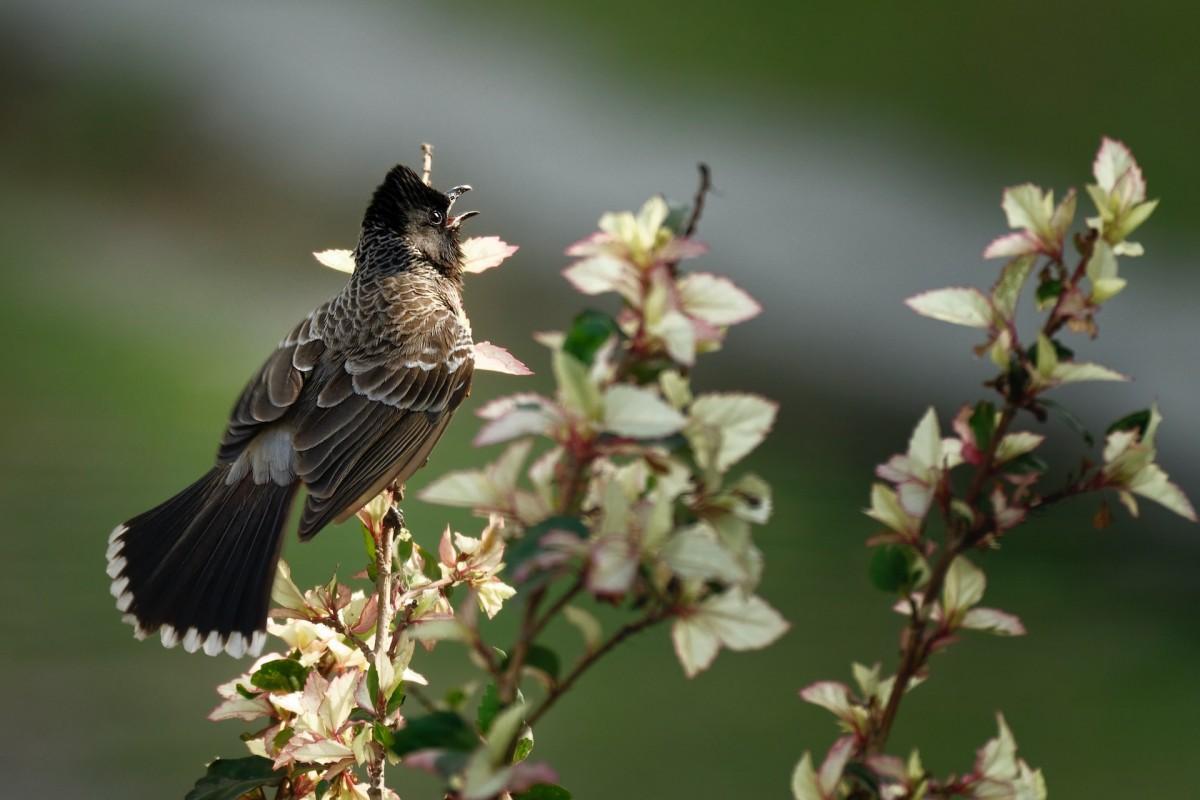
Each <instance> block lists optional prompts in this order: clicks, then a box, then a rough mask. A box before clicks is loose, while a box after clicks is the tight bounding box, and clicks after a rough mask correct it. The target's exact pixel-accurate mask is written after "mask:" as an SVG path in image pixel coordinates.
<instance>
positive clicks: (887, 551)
mask: <svg viewBox="0 0 1200 800" xmlns="http://www.w3.org/2000/svg"><path fill="white" fill-rule="evenodd" d="M908 550H909V549H908V548H907V547H904V546H903V545H898V544H885V545H882V546H880V547H877V548H875V552H874V553H873V554H872V555H871V566H870V570H869V572H870V575H871V583H872V585H874V586H875V588H876V589H878V590H879V591H881V592H888V593H889V594H895V593H897V592H899V591H900V590H901V589H903V588H905V587H906V586H908V584H909V582H910V580H911V573H912V568H911V557H910V555H909V552H908Z"/></svg>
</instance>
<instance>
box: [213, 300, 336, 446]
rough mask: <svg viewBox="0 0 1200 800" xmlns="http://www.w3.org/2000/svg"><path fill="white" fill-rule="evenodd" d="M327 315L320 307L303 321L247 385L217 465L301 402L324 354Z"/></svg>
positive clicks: (232, 419)
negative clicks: (302, 392)
mask: <svg viewBox="0 0 1200 800" xmlns="http://www.w3.org/2000/svg"><path fill="white" fill-rule="evenodd" d="M325 314H326V307H325V306H321V307H320V308H318V309H316V310H315V311H313V312H312V314H309V315H308V317H306V318H305V319H303V320H301V322H300V324H298V325H297V326H296V327H295V328H294V329H292V332H291V333H289V334H288V336H287V338H285V339H284V340H283V341H282V342H280V343H279V347H277V348H276V349H275V352H274V353H272V354H271V356H270V357H269V358H268V359H267V362H266V363H265V364H263V365H262V367H261V368H260V369H259V371H258V373H257V374H256V375H255V376H254V377H253V378H251V379H250V382H249V383H248V384H246V388H245V389H243V390H242V394H241V397H239V398H238V401H237V403H236V404H235V405H234V407H233V411H232V413H231V414H230V415H229V425H228V426H227V427H226V429H225V435H224V436H223V437H222V438H221V447H220V450H218V451H217V461H218V462H220V463H230V462H233V461H235V460H236V459H237V457H238V455H239V454H240V453H241V452H242V450H243V449H244V448H245V447H246V445H247V444H248V443H249V442H250V441H251V440H252V439H253V438H254V437H255V436H256V435H258V434H259V433H260V432H261V431H262V429H263V426H264V425H267V424H270V423H273V422H276V421H278V420H279V419H281V418H282V417H283V416H284V415H285V414H286V413H287V412H288V410H289V409H291V408H292V406H293V405H294V404H295V403H296V401H297V400H298V399H299V397H300V393H301V391H302V390H303V389H304V384H305V382H306V381H307V379H308V377H309V375H311V373H312V370H313V368H314V367H316V366H317V364H318V363H319V362H320V360H321V357H322V356H323V355H324V354H325V342H324V341H323V340H322V338H321V332H320V327H321V321H322V320H323V319H324V317H325Z"/></svg>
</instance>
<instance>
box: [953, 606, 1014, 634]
mask: <svg viewBox="0 0 1200 800" xmlns="http://www.w3.org/2000/svg"><path fill="white" fill-rule="evenodd" d="M960 624H961V625H962V627H964V628H971V629H972V630H977V631H991V632H992V633H997V634H1000V635H1001V636H1024V635H1025V625H1024V624H1022V622H1021V619H1020V617H1018V616H1017V615H1016V614H1009V613H1008V612H1006V611H1001V610H999V609H996V608H972V609H971V610H970V611H968V612H967V613H966V614H965V615H963V619H962V623H960Z"/></svg>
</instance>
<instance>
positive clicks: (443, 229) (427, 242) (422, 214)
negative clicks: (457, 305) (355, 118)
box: [357, 165, 479, 280]
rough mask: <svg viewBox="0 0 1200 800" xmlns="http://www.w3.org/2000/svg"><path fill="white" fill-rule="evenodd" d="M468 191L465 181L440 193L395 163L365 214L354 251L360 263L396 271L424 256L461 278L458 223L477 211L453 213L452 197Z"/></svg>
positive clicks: (447, 273)
mask: <svg viewBox="0 0 1200 800" xmlns="http://www.w3.org/2000/svg"><path fill="white" fill-rule="evenodd" d="M470 190H471V187H470V186H465V185H464V186H455V187H454V188H453V189H450V190H449V191H447V192H445V193H443V192H439V191H438V190H437V189H434V188H433V187H432V186H426V185H425V184H424V182H422V180H421V178H420V176H419V175H417V173H415V172H413V171H412V170H411V169H409V168H408V167H405V166H403V165H399V166H396V167H393V168H392V169H391V170H390V171H389V172H388V174H387V177H385V178H384V179H383V183H381V184H380V185H379V188H378V189H376V190H375V194H374V195H373V196H372V197H371V204H370V205H369V206H368V207H367V212H366V214H365V215H364V216H363V227H362V236H361V238H360V239H359V243H358V251H359V252H358V254H357V258H358V259H359V261H360V263H363V264H367V265H372V266H375V267H377V268H380V269H383V270H394V269H403V268H404V267H405V266H406V265H409V264H411V263H412V262H413V260H414V259H416V260H423V261H426V262H428V263H429V264H430V265H432V266H433V267H434V268H436V269H437V270H438V271H439V272H441V273H442V274H443V275H445V276H446V277H448V278H452V279H454V280H458V279H459V278H460V277H461V276H462V250H461V248H460V246H459V226H460V225H462V223H463V221H464V220H466V219H468V218H470V217H473V216H475V215H476V214H478V213H479V212H478V211H467V212H465V213H462V214H458V215H455V214H453V213H452V209H453V207H454V201H455V200H457V199H458V198H459V197H460V196H461V195H463V194H464V193H465V192H468V191H470Z"/></svg>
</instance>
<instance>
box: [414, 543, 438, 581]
mask: <svg viewBox="0 0 1200 800" xmlns="http://www.w3.org/2000/svg"><path fill="white" fill-rule="evenodd" d="M417 547H419V548H420V553H421V562H422V566H421V572H422V573H423V574H424V575H425V577H426V578H429V580H431V581H436V580H441V577H442V570H441V568H440V567H438V556H437V553H431V552H429V550H428V549H426V548H424V547H421V546H420V545H417Z"/></svg>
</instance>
